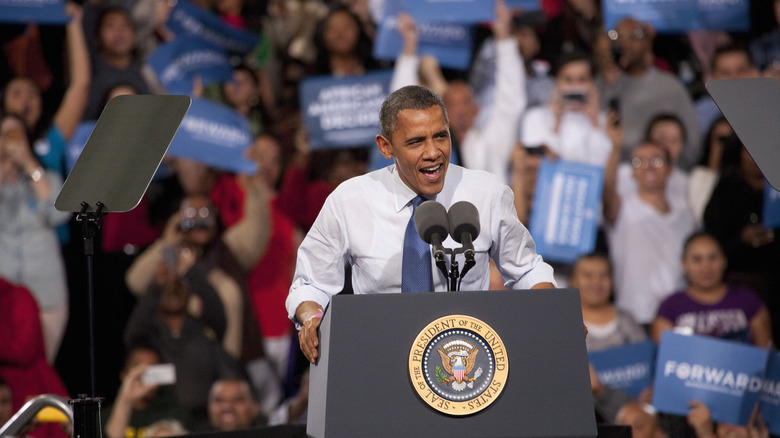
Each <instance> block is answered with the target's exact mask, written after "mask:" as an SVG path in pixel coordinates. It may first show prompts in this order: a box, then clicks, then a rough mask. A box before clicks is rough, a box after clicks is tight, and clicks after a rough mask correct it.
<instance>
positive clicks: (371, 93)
mask: <svg viewBox="0 0 780 438" xmlns="http://www.w3.org/2000/svg"><path fill="white" fill-rule="evenodd" d="M391 76H392V72H391V71H375V72H369V73H366V74H364V75H361V76H348V77H344V78H335V77H332V76H317V77H309V78H306V79H304V80H303V81H301V84H300V93H299V94H300V99H301V109H302V111H303V119H304V123H305V124H306V129H307V130H308V132H309V139H310V147H311V148H312V149H323V148H347V147H362V146H369V145H373V144H374V138H375V137H376V135H377V134H379V108H380V107H381V106H382V102H384V100H385V98H386V97H387V95H388V94H389V90H388V89H389V87H390V77H391Z"/></svg>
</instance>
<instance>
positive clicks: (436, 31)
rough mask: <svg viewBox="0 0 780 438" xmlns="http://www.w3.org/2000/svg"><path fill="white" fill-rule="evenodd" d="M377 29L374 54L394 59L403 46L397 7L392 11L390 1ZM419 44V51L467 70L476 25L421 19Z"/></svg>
mask: <svg viewBox="0 0 780 438" xmlns="http://www.w3.org/2000/svg"><path fill="white" fill-rule="evenodd" d="M387 7H388V9H387V10H386V11H385V15H384V17H385V18H384V19H383V20H382V22H381V23H380V24H379V28H378V29H377V36H376V42H375V43H374V52H373V56H374V58H376V59H384V60H390V61H394V60H395V59H396V58H397V57H398V55H399V54H400V53H401V51H402V49H403V41H402V40H401V35H400V34H399V33H398V30H397V29H398V14H397V11H394V12H392V13H390V11H389V9H390V7H391V6H390V5H387ZM417 31H418V34H419V44H418V47H417V53H418V54H420V55H431V56H433V57H434V58H436V59H437V60H438V61H439V65H441V66H442V67H448V68H453V69H457V70H466V69H468V67H469V64H470V63H471V47H472V45H473V41H474V28H473V26H470V25H464V24H453V23H450V24H448V23H418V24H417Z"/></svg>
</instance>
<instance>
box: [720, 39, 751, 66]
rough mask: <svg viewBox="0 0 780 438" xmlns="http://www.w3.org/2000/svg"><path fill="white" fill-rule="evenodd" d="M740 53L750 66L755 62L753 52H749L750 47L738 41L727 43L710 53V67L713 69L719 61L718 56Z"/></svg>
mask: <svg viewBox="0 0 780 438" xmlns="http://www.w3.org/2000/svg"><path fill="white" fill-rule="evenodd" d="M735 53H736V54H742V55H745V58H746V59H747V60H748V63H750V65H751V66H755V65H756V64H755V63H754V62H753V54H752V53H750V49H748V48H747V46H745V45H744V44H740V43H728V44H724V45H722V46H720V47H718V48H716V49H715V53H713V54H712V61H711V62H710V68H711V69H712V70H715V65H716V64H717V63H718V61H720V58H721V57H722V56H724V55H731V54H735Z"/></svg>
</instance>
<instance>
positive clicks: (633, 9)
mask: <svg viewBox="0 0 780 438" xmlns="http://www.w3.org/2000/svg"><path fill="white" fill-rule="evenodd" d="M602 11H603V12H604V26H605V28H606V29H614V27H615V25H616V24H617V23H618V21H620V20H621V19H623V18H625V17H633V18H636V19H637V20H639V21H643V22H646V23H649V24H650V25H652V26H653V29H655V30H656V31H658V32H673V33H676V32H686V31H689V30H695V29H712V30H724V31H748V30H750V4H749V2H748V0H729V1H722V0H602Z"/></svg>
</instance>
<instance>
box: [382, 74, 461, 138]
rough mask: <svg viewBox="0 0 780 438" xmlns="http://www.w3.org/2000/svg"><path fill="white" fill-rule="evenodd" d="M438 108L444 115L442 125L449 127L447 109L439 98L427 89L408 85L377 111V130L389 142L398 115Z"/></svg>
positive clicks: (390, 96)
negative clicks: (405, 112) (404, 112)
mask: <svg viewBox="0 0 780 438" xmlns="http://www.w3.org/2000/svg"><path fill="white" fill-rule="evenodd" d="M437 105H438V106H439V108H441V111H442V113H444V123H445V124H446V125H447V126H450V119H449V117H447V109H446V108H445V107H444V102H442V100H441V97H439V95H438V94H436V93H434V92H433V91H431V90H430V89H428V88H425V87H421V86H419V85H409V86H407V87H403V88H400V89H398V90H396V91H394V92H392V93H390V95H389V96H387V99H385V101H384V102H383V103H382V108H381V109H380V110H379V128H380V131H381V133H382V135H383V136H384V137H385V138H387V139H388V141H389V140H390V138H391V137H392V135H393V132H395V130H396V128H398V113H399V112H401V111H403V110H408V109H411V110H427V109H428V108H430V107H432V106H437Z"/></svg>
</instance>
